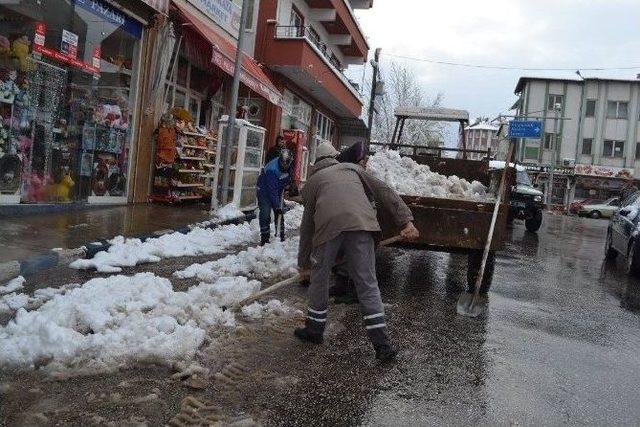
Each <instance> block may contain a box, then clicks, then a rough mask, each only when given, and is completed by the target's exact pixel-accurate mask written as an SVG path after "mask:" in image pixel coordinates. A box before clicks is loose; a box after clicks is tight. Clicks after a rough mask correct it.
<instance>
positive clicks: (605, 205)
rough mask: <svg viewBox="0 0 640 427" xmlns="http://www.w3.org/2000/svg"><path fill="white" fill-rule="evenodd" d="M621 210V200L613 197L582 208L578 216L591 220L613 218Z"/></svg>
mask: <svg viewBox="0 0 640 427" xmlns="http://www.w3.org/2000/svg"><path fill="white" fill-rule="evenodd" d="M618 209H620V198H619V197H612V198H610V199H608V200H605V201H604V202H602V203H597V204H593V205H584V206H582V207H581V208H580V211H579V212H578V215H580V216H588V217H590V218H596V219H597V218H611V217H612V216H613V214H615V213H616V212H618Z"/></svg>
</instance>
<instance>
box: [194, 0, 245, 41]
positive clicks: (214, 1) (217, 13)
mask: <svg viewBox="0 0 640 427" xmlns="http://www.w3.org/2000/svg"><path fill="white" fill-rule="evenodd" d="M188 1H189V3H191V4H192V5H193V6H195V7H196V8H197V9H198V10H199V11H201V12H202V13H204V14H205V15H207V16H208V17H209V18H210V19H211V20H213V22H215V23H216V24H218V25H220V26H221V27H222V28H224V29H225V31H227V32H228V33H229V34H231V35H232V36H233V37H235V38H238V33H239V31H240V13H241V12H242V9H241V8H240V6H238V5H237V4H235V3H234V2H232V1H231V0H188Z"/></svg>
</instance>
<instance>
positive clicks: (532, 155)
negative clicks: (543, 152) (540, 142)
mask: <svg viewBox="0 0 640 427" xmlns="http://www.w3.org/2000/svg"><path fill="white" fill-rule="evenodd" d="M538 154H539V151H538V147H525V148H524V158H525V159H527V160H537V159H538Z"/></svg>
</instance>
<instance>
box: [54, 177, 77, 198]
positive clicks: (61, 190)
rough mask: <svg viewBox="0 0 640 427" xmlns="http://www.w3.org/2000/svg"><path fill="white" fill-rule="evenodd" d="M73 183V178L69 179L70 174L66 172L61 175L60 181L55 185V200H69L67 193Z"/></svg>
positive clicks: (69, 191)
mask: <svg viewBox="0 0 640 427" xmlns="http://www.w3.org/2000/svg"><path fill="white" fill-rule="evenodd" d="M75 184H76V183H75V182H73V179H71V175H69V173H68V172H67V173H65V174H64V175H62V178H61V179H60V183H59V184H57V185H56V200H58V201H59V202H68V201H69V200H71V199H70V198H69V194H70V193H71V188H72V187H73V186H74V185H75Z"/></svg>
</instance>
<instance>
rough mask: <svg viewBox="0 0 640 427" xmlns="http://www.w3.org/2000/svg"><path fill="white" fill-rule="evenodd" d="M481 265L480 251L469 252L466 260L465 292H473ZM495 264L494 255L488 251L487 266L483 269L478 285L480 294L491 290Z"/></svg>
mask: <svg viewBox="0 0 640 427" xmlns="http://www.w3.org/2000/svg"><path fill="white" fill-rule="evenodd" d="M481 264H482V251H478V250H476V251H471V252H469V256H468V258H467V291H468V292H473V291H474V290H475V286H476V278H477V277H478V273H479V272H480V265H481ZM495 264H496V253H495V252H494V251H489V256H488V257H487V265H486V266H485V268H484V277H483V278H482V284H481V285H480V293H481V294H486V293H487V292H489V289H490V288H491V283H492V282H493V271H494V269H495Z"/></svg>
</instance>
